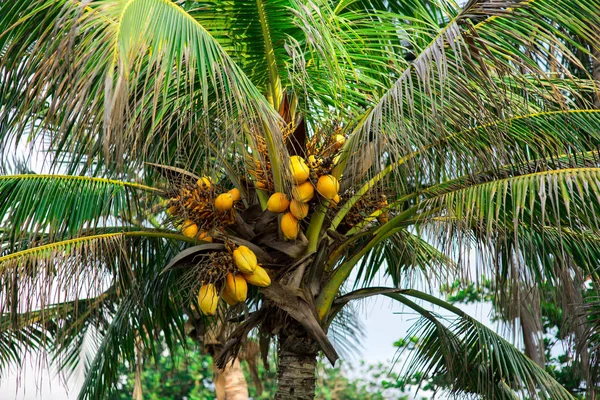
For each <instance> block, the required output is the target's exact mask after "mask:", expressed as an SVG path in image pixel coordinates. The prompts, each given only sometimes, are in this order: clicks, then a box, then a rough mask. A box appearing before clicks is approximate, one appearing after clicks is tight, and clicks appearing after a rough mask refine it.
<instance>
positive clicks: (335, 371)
mask: <svg viewBox="0 0 600 400" xmlns="http://www.w3.org/2000/svg"><path fill="white" fill-rule="evenodd" d="M146 357H147V358H148V359H147V360H146V361H145V362H144V365H143V370H142V387H143V394H144V399H150V400H180V399H188V400H210V399H214V398H215V388H214V384H213V381H212V379H213V375H214V373H213V371H214V370H213V368H214V367H213V363H212V357H211V356H210V355H207V354H205V353H202V352H201V351H199V349H198V346H196V345H194V343H193V342H192V341H188V342H187V345H186V346H185V347H183V346H181V347H177V349H176V351H175V352H174V353H170V352H169V351H168V350H167V349H166V348H164V351H163V352H162V353H160V355H159V357H158V360H157V363H154V362H153V361H152V360H151V359H150V355H149V354H147V355H146ZM269 364H270V370H269V371H267V370H266V369H265V367H264V366H263V364H262V363H259V365H258V374H259V377H260V381H261V383H262V386H263V391H262V393H261V394H260V395H259V394H258V393H257V391H256V386H255V385H254V384H253V382H252V376H251V374H250V371H249V369H248V364H247V363H246V362H242V369H243V371H244V375H245V377H246V381H247V382H248V392H249V395H250V397H251V398H252V399H255V400H261V399H262V400H269V399H272V398H274V396H275V392H276V391H277V379H276V361H275V358H274V354H271V356H270V358H269ZM129 367H130V366H129V365H127V364H121V366H120V368H119V373H120V375H121V379H120V383H119V385H118V388H117V390H116V392H115V393H114V394H113V395H111V396H110V397H109V398H110V399H111V400H119V399H121V400H126V399H127V400H128V399H131V394H132V393H133V388H134V384H135V374H134V373H132V372H130V369H131V368H129ZM349 372H351V374H350V375H349ZM397 380H398V375H397V374H396V373H394V372H392V371H391V365H387V364H383V363H379V364H374V365H368V364H366V363H365V362H364V361H361V362H360V363H359V364H358V365H357V366H355V367H352V368H351V367H347V366H346V364H343V363H340V365H337V366H336V367H331V366H329V364H326V363H324V362H319V365H318V368H317V385H316V392H315V399H316V400H383V399H386V398H390V397H393V398H395V399H398V400H408V396H404V395H401V393H402V392H403V391H404V390H405V389H407V388H408V387H409V386H410V385H414V384H415V382H411V383H410V384H409V385H406V384H405V385H398V384H397Z"/></svg>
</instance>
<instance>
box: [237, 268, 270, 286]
mask: <svg viewBox="0 0 600 400" xmlns="http://www.w3.org/2000/svg"><path fill="white" fill-rule="evenodd" d="M243 275H244V279H246V281H248V283H250V284H252V285H254V286H259V287H267V286H269V285H271V278H269V274H267V271H265V269H264V268H263V267H261V266H260V265H259V266H257V267H256V270H255V271H254V273H253V274H252V275H246V274H243Z"/></svg>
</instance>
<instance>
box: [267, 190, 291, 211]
mask: <svg viewBox="0 0 600 400" xmlns="http://www.w3.org/2000/svg"><path fill="white" fill-rule="evenodd" d="M289 206H290V201H289V200H288V197H287V195H286V194H285V193H280V192H277V193H273V194H272V195H271V197H269V201H267V209H268V210H269V211H271V212H274V213H281V212H284V211H285V210H287V209H288V207H289Z"/></svg>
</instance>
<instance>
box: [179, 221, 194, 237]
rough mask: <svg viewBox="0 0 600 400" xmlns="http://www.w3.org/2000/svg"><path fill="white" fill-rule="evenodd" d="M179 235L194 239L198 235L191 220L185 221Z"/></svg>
mask: <svg viewBox="0 0 600 400" xmlns="http://www.w3.org/2000/svg"><path fill="white" fill-rule="evenodd" d="M181 233H183V236H187V237H189V238H195V237H196V235H197V234H198V225H196V224H195V223H194V221H192V220H191V219H187V220H185V222H184V223H183V226H182V228H181Z"/></svg>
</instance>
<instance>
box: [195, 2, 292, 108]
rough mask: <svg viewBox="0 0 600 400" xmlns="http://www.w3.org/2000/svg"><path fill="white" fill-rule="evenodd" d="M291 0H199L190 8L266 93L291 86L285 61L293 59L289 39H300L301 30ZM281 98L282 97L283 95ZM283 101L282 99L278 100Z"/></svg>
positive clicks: (271, 95) (269, 93) (196, 17)
mask: <svg viewBox="0 0 600 400" xmlns="http://www.w3.org/2000/svg"><path fill="white" fill-rule="evenodd" d="M292 4H293V3H292V2H291V1H290V0H275V1H263V0H260V1H231V0H209V1H203V2H196V3H195V4H193V5H192V6H191V8H190V9H189V10H188V12H189V13H190V15H191V16H192V17H194V18H195V19H196V20H197V21H198V22H199V23H200V24H201V25H202V26H203V27H205V28H206V29H207V30H208V32H210V34H211V35H212V36H213V37H214V38H215V40H217V41H218V42H219V44H220V45H221V46H222V47H223V48H224V49H225V50H226V51H227V52H228V54H230V55H231V57H232V58H233V59H234V60H235V61H236V63H237V64H238V65H240V66H241V68H242V69H243V70H244V72H245V73H246V75H247V76H248V77H249V78H250V79H251V80H252V82H253V83H254V84H255V85H256V86H257V87H258V88H259V89H261V90H262V92H263V93H265V94H268V96H269V97H271V98H272V97H273V93H271V91H270V88H269V83H270V82H272V83H271V84H270V85H271V86H276V85H279V87H278V89H277V90H279V91H280V92H281V90H282V86H284V87H285V86H287V84H286V83H287V74H286V73H285V64H286V63H288V62H289V56H288V54H287V51H286V47H285V42H286V41H287V40H288V37H293V38H296V39H298V37H299V33H301V30H300V29H299V28H298V27H297V26H296V25H295V24H294V23H293V21H292V19H291V18H290V16H291V12H290V10H289V8H290V7H291V6H292ZM279 100H280V99H279ZM274 103H275V104H277V105H278V104H279V102H278V101H274Z"/></svg>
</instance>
